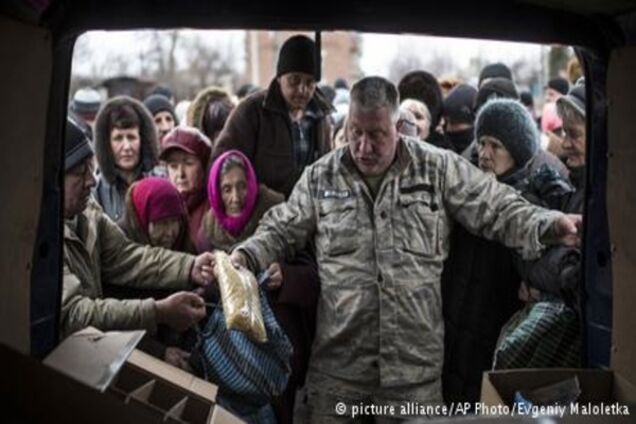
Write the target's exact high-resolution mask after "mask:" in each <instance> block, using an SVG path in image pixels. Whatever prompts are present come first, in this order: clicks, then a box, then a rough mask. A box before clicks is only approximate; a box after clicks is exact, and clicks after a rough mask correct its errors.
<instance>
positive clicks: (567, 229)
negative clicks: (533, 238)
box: [544, 214, 583, 247]
mask: <svg viewBox="0 0 636 424" xmlns="http://www.w3.org/2000/svg"><path fill="white" fill-rule="evenodd" d="M582 227H583V217H582V215H579V214H567V215H562V216H561V217H560V218H559V219H558V220H556V221H555V222H554V223H553V224H552V228H551V229H550V231H549V232H548V233H549V236H547V237H546V239H545V240H544V243H545V244H562V245H564V246H572V247H580V246H581V233H582V231H581V230H582Z"/></svg>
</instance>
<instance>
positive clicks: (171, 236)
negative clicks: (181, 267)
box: [148, 218, 181, 249]
mask: <svg viewBox="0 0 636 424" xmlns="http://www.w3.org/2000/svg"><path fill="white" fill-rule="evenodd" d="M180 233H181V220H180V219H179V218H166V219H161V220H159V221H155V222H151V223H150V224H148V238H149V239H150V244H151V245H152V246H159V247H164V248H166V249H172V248H173V247H174V245H175V243H176V242H177V239H178V238H179V234H180Z"/></svg>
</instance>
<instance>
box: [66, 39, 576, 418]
mask: <svg viewBox="0 0 636 424" xmlns="http://www.w3.org/2000/svg"><path fill="white" fill-rule="evenodd" d="M315 58H316V52H315V45H314V42H313V41H312V40H311V39H309V38H307V37H305V36H301V35H298V36H293V37H291V38H289V39H288V40H287V41H286V42H285V43H284V44H283V45H282V47H281V49H280V52H279V57H278V62H277V68H276V76H275V77H274V78H273V79H272V81H271V83H270V84H269V86H268V87H267V88H265V89H259V88H258V87H254V86H251V85H246V86H244V87H241V89H240V90H239V92H237V94H236V95H232V94H230V93H229V92H227V91H225V90H223V89H221V88H219V87H208V88H205V89H204V90H203V91H201V92H200V93H199V94H198V95H197V96H196V98H194V99H193V100H192V101H191V102H186V103H184V102H180V103H179V104H177V105H176V106H175V105H174V98H173V96H172V94H171V92H170V91H169V90H167V89H166V88H165V87H159V89H158V90H155V92H153V93H152V94H151V95H149V96H148V97H147V98H145V99H143V101H140V100H136V99H133V98H131V97H127V96H117V97H113V98H111V99H108V100H106V101H104V102H102V101H101V99H100V97H99V94H98V93H97V92H95V91H94V90H92V89H90V88H86V89H81V90H78V91H77V92H76V93H75V95H74V96H73V99H72V101H71V104H70V108H69V117H68V120H67V125H66V136H65V137H66V138H65V164H64V167H65V176H64V218H65V226H64V281H63V285H64V288H63V298H62V317H61V329H62V334H63V335H68V334H71V333H72V332H74V331H76V330H79V329H81V328H84V327H86V326H89V325H91V326H94V327H97V328H98V329H100V330H103V331H109V330H131V329H145V330H147V332H148V335H147V337H146V338H145V339H144V342H143V343H142V348H143V349H145V350H147V351H148V352H151V353H152V354H154V355H156V356H158V357H160V358H161V359H163V360H165V361H167V362H169V363H171V364H172V365H174V366H177V367H180V368H183V369H186V370H188V371H189V372H192V373H195V374H201V368H200V367H198V366H196V364H195V363H194V360H193V358H194V357H195V356H197V355H195V352H194V351H195V350H196V349H197V347H196V346H198V344H197V343H195V342H193V340H195V339H198V340H199V343H200V339H201V338H202V337H205V334H204V333H202V332H201V330H200V328H201V325H202V324H203V323H205V321H206V319H207V318H208V317H209V316H210V308H215V307H216V308H219V307H221V306H220V305H219V304H220V300H219V294H218V291H217V289H216V284H215V281H216V279H217V277H218V275H217V269H216V268H215V256H214V254H213V253H212V252H214V251H216V250H221V251H225V252H227V253H229V254H231V258H232V261H233V263H234V264H235V266H237V267H246V268H247V269H249V270H250V271H252V272H253V273H254V275H256V276H258V279H259V282H261V283H262V284H260V286H259V287H260V289H259V290H260V291H261V296H262V297H263V298H264V299H265V301H267V302H268V304H269V305H271V308H272V310H273V312H274V316H275V318H276V320H277V322H278V324H279V325H280V328H281V329H282V330H283V332H284V335H285V336H286V337H287V339H288V340H289V342H290V343H291V346H292V347H293V353H292V355H291V357H290V358H288V360H287V362H288V363H287V364H286V366H287V368H288V375H287V376H286V377H287V385H286V388H285V390H284V391H283V392H280V393H272V396H271V398H270V399H268V400H267V401H266V402H260V403H259V402H255V401H254V399H247V398H244V399H243V401H242V400H241V397H240V396H239V397H236V396H233V394H235V393H234V392H230V390H235V389H236V388H235V386H232V387H230V386H231V385H230V384H229V383H228V382H224V381H215V383H216V384H218V385H219V400H218V401H219V403H220V404H222V405H224V406H226V407H227V408H228V409H230V410H231V411H233V412H235V413H236V414H237V415H239V416H240V417H241V418H243V419H244V420H246V421H247V422H255V423H276V422H278V423H292V422H311V423H323V422H324V423H331V422H351V421H352V418H351V415H350V414H348V411H349V408H350V407H351V406H353V405H360V404H374V405H394V406H398V407H399V405H400V404H401V403H404V402H413V401H416V402H418V403H420V404H430V405H436V404H441V403H442V402H453V401H464V402H474V401H477V400H478V399H479V390H480V384H481V375H482V372H483V371H485V370H488V369H492V368H496V369H501V368H519V367H552V366H568V367H575V366H578V365H579V361H580V335H581V331H580V325H581V321H580V313H581V311H580V305H579V302H580V294H579V293H580V290H581V288H580V284H579V282H580V273H581V256H580V250H579V249H580V246H579V244H580V237H579V234H580V233H581V225H582V220H581V214H582V212H583V195H584V183H585V158H586V156H585V146H586V126H585V122H586V121H585V113H586V112H585V110H586V108H585V87H584V84H583V83H582V82H581V81H578V82H576V83H570V82H568V81H567V80H566V79H563V78H557V79H554V80H551V81H550V82H549V84H548V86H547V87H546V90H545V99H544V107H543V113H542V114H540V116H537V114H535V110H534V104H533V102H532V100H533V99H532V97H531V96H530V98H528V96H529V93H521V95H520V94H519V91H518V89H517V86H516V85H515V82H514V80H513V75H512V72H511V71H510V69H509V68H507V67H506V66H505V65H503V64H501V63H496V64H491V65H488V66H486V67H485V68H484V69H483V70H482V71H481V73H480V75H479V80H478V85H477V86H476V87H473V86H472V85H470V84H468V83H462V82H459V81H452V82H449V81H445V82H440V81H438V79H437V78H436V77H435V76H434V75H432V74H431V73H429V72H426V71H423V70H419V71H414V72H410V73H408V74H407V75H404V77H403V78H402V79H401V80H400V82H399V84H397V86H396V85H394V84H392V83H391V82H389V81H388V80H386V79H384V78H381V77H365V78H362V79H360V80H359V81H356V82H355V83H354V84H353V85H352V86H351V88H350V85H349V83H348V82H347V81H345V80H343V79H340V80H338V81H336V82H335V84H334V86H333V87H330V86H328V85H326V84H318V81H317V80H316V79H317V78H316V66H317V64H316V62H315ZM442 87H443V88H442ZM198 353H200V352H198ZM211 360H214V358H211ZM261 378H266V377H263V376H261ZM226 383H228V384H226ZM339 402H344V405H346V408H347V410H346V411H345V413H342V412H343V411H339V410H338V409H337V408H335V405H336V404H337V403H339ZM367 418H370V417H367ZM373 418H374V419H375V422H391V421H394V420H399V419H403V418H408V417H398V416H376V417H373Z"/></svg>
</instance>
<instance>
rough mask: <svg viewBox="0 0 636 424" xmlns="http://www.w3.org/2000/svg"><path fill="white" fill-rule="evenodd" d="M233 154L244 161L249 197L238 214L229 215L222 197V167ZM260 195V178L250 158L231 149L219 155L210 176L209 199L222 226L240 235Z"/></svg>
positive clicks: (235, 234)
mask: <svg viewBox="0 0 636 424" xmlns="http://www.w3.org/2000/svg"><path fill="white" fill-rule="evenodd" d="M231 156H237V157H239V158H240V159H241V161H242V162H243V166H244V168H245V178H246V179H247V197H246V199H245V205H243V210H242V211H241V214H240V215H238V216H228V215H226V214H225V206H224V205H223V199H222V197H221V187H220V183H221V168H222V167H223V163H225V161H226V160H227V159H228V158H230V157H231ZM257 196H258V180H257V179H256V174H255V173H254V168H253V167H252V164H251V163H250V161H249V159H248V158H247V157H246V156H245V155H244V154H243V153H241V152H239V151H238V150H229V151H227V152H225V153H223V154H222V155H221V156H219V157H218V158H217V159H216V160H215V161H214V164H212V169H211V170H210V176H209V178H208V199H209V201H210V207H211V208H212V211H213V212H214V215H215V216H216V218H217V219H218V221H219V223H220V224H221V226H222V227H223V228H224V229H225V230H226V231H227V232H229V233H230V234H232V235H233V236H238V235H239V234H241V231H243V228H245V225H246V224H247V222H248V221H249V220H250V218H251V217H252V213H253V212H254V208H255V207H256V198H257Z"/></svg>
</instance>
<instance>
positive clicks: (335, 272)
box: [238, 138, 561, 387]
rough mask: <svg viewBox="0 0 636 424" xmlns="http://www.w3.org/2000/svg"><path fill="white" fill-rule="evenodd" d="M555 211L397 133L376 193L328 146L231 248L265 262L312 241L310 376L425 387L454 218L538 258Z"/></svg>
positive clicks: (438, 349) (433, 364) (431, 371)
mask: <svg viewBox="0 0 636 424" xmlns="http://www.w3.org/2000/svg"><path fill="white" fill-rule="evenodd" d="M560 214H561V213H560V212H551V211H547V210H545V209H541V208H539V207H536V206H533V205H531V204H530V203H529V202H527V201H526V200H524V199H523V198H522V197H520V196H519V195H518V194H517V192H516V191H515V190H514V189H512V188H510V187H508V186H505V185H503V184H499V183H498V182H497V181H496V179H495V178H494V177H493V176H492V175H489V174H485V173H482V172H481V171H480V170H479V169H477V168H475V167H474V166H473V165H471V164H470V163H469V162H468V161H467V160H465V159H463V158H461V157H460V156H458V155H456V154H455V153H452V152H449V151H445V150H441V149H438V148H435V147H433V146H431V145H429V144H426V143H421V142H418V141H415V140H412V139H406V138H403V139H402V140H401V141H400V142H399V145H398V150H397V158H396V160H395V161H394V163H393V165H392V166H391V168H390V169H389V171H388V173H387V175H386V177H385V178H384V180H383V182H382V184H381V186H380V189H379V191H378V194H377V196H376V198H375V199H373V198H372V196H371V194H370V192H369V190H368V188H367V186H366V184H365V182H364V180H363V179H362V177H361V176H360V174H359V173H358V171H357V170H356V167H355V165H354V163H353V160H352V158H351V155H350V154H349V152H348V150H347V149H346V148H341V149H338V150H335V151H333V152H332V153H330V154H328V155H326V156H325V157H323V158H322V159H320V160H319V161H317V162H316V163H315V164H313V165H312V166H309V167H308V168H307V169H306V170H305V172H304V174H303V176H302V177H301V179H300V180H299V181H298V183H297V185H296V187H295V188H294V190H293V192H292V194H291V196H290V198H289V200H288V201H287V202H286V203H283V204H280V205H278V206H275V207H274V208H272V209H271V210H270V211H269V212H268V213H267V214H266V215H265V216H264V218H263V219H262V221H261V223H260V225H259V227H258V229H257V231H256V233H255V234H254V236H253V237H251V238H250V239H248V240H246V241H245V242H244V243H243V244H241V245H240V246H239V247H238V249H240V250H242V251H243V252H244V253H245V254H246V256H247V257H248V261H249V262H250V264H251V267H252V268H255V269H262V268H265V267H266V265H268V264H270V263H271V262H274V261H276V260H279V259H280V258H281V257H284V256H285V255H293V252H295V251H297V250H299V249H302V248H303V247H304V246H305V243H306V242H307V241H313V242H314V243H315V246H316V258H317V262H318V270H319V276H320V281H321V294H320V299H319V303H318V315H317V317H316V323H317V328H316V338H315V341H314V345H313V351H312V358H311V360H310V365H309V372H310V373H312V372H316V373H324V374H328V375H331V376H333V377H336V378H338V379H345V380H348V381H352V382H356V383H361V384H375V385H381V386H383V387H390V386H401V385H407V384H415V383H420V384H421V383H425V382H427V381H430V382H435V381H437V380H438V379H439V378H440V374H441V369H442V362H443V357H444V355H443V349H444V343H443V339H444V327H443V319H442V310H441V305H442V303H441V294H440V293H441V291H440V276H441V273H442V265H443V261H444V259H445V258H446V256H447V253H448V249H449V247H448V245H449V243H448V240H449V233H450V230H451V222H452V221H457V222H459V223H460V224H461V225H463V226H465V227H466V228H467V229H469V230H470V231H471V232H473V233H476V234H478V235H480V236H483V237H486V238H488V239H497V240H499V241H501V242H502V243H504V244H505V245H506V246H508V247H511V248H514V249H516V250H517V251H519V253H521V254H522V256H524V257H526V258H533V257H536V256H538V255H540V253H541V251H542V249H543V247H544V246H543V245H542V244H541V243H540V241H539V239H540V236H541V235H543V233H544V232H545V231H546V230H547V229H548V228H549V227H550V226H551V224H552V223H553V222H554V220H555V219H556V218H558V217H559V216H560ZM493 266H496V264H493ZM283 284H285V282H283Z"/></svg>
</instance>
